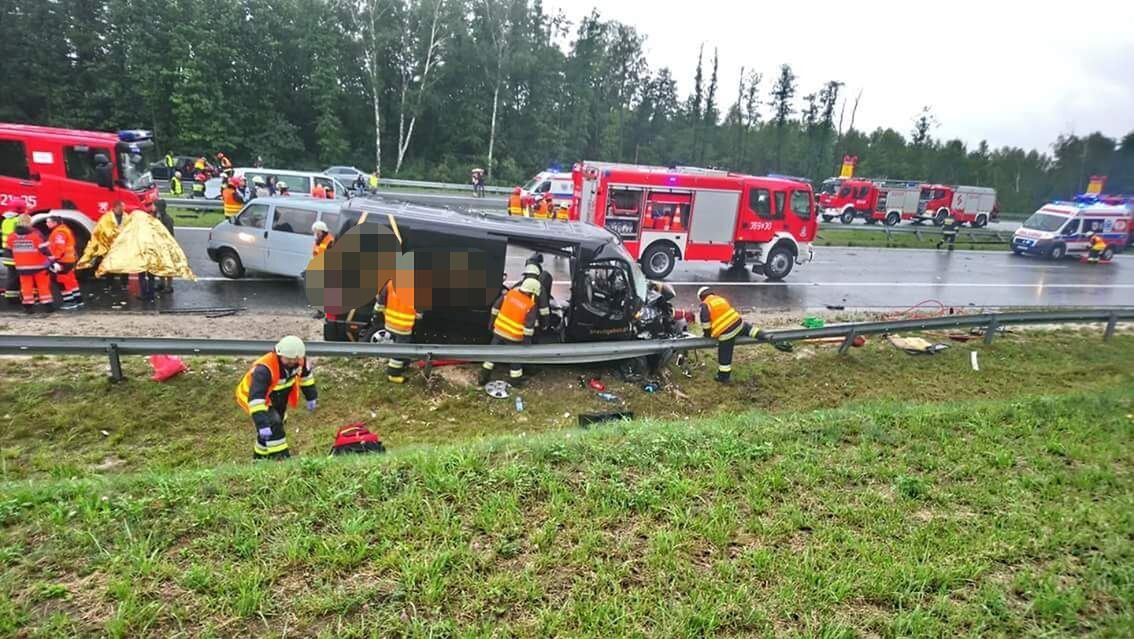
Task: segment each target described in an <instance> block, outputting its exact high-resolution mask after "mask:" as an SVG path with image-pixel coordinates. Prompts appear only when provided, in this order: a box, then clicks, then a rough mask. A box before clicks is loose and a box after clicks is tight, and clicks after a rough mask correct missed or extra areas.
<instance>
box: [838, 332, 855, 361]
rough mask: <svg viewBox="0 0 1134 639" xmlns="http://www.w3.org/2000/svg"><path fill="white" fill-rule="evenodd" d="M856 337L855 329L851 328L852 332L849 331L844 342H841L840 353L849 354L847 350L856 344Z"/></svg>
mask: <svg viewBox="0 0 1134 639" xmlns="http://www.w3.org/2000/svg"><path fill="white" fill-rule="evenodd" d="M854 338H855V330H854V329H853V328H851V329H850V332H849V333H847V336H846V339H844V340H843V343H842V344H839V355H846V354H847V351H849V350H850V347H851V346H853V345H854Z"/></svg>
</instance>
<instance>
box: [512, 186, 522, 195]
mask: <svg viewBox="0 0 1134 639" xmlns="http://www.w3.org/2000/svg"><path fill="white" fill-rule="evenodd" d="M523 192H524V189H522V188H520V187H518V186H517V187H516V188H514V189H512V194H513V195H519V194H521V193H523Z"/></svg>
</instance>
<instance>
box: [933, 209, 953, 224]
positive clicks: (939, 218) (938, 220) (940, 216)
mask: <svg viewBox="0 0 1134 639" xmlns="http://www.w3.org/2000/svg"><path fill="white" fill-rule="evenodd" d="M948 217H949V214H948V213H946V212H945V210H944V209H942V210H940V211H938V212H937V214H936V215H934V216H933V226H945V220H946V219H947V218H948Z"/></svg>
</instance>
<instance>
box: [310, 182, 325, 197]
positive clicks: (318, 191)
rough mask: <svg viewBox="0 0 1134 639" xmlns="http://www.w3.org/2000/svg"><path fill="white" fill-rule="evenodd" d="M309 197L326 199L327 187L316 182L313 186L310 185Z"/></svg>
mask: <svg viewBox="0 0 1134 639" xmlns="http://www.w3.org/2000/svg"><path fill="white" fill-rule="evenodd" d="M311 197H313V198H315V199H318V200H325V199H327V187H325V186H323V185H322V184H319V183H318V182H316V183H315V186H313V187H311Z"/></svg>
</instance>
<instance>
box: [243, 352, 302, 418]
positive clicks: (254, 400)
mask: <svg viewBox="0 0 1134 639" xmlns="http://www.w3.org/2000/svg"><path fill="white" fill-rule="evenodd" d="M257 366H263V367H264V368H266V369H268V374H269V375H270V380H271V381H270V382H269V384H268V387H267V389H266V390H265V392H264V396H263V397H251V394H252V374H253V373H254V372H255V371H256V367H257ZM280 370H281V365H280V356H279V355H276V354H275V353H268V354H266V355H264V356H262V357H261V358H260V359H258V360H256V361H255V363H253V364H252V367H251V368H249V369H248V372H247V373H245V374H244V377H243V378H241V380H240V383H239V384H237V386H236V403H237V404H238V405H239V406H240V408H241V409H243V410H244V412H245V414H247V415H254V414H255V413H259V412H263V411H266V410H268V408H269V404H268V402H269V401H270V399H271V394H272V393H274V392H278V391H287V392H288V398H287V403H288V405H289V406H291V407H292V408H295V407H296V406H297V405H298V404H299V387H300V386H314V385H315V376H314V374H312V373H311V371H310V369H308V368H307V361H306V359H304V358H300V360H299V365H297V366H296V367H295V374H294V376H293V377H288V378H285V379H282V380H281V379H280V378H281V373H280Z"/></svg>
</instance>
